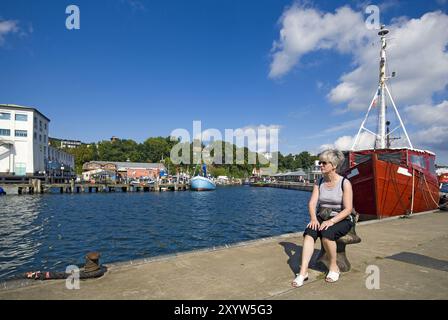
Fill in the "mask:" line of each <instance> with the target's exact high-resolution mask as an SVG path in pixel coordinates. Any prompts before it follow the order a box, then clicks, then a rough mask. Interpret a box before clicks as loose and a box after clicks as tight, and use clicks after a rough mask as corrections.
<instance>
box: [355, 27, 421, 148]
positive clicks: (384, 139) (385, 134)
mask: <svg viewBox="0 0 448 320" xmlns="http://www.w3.org/2000/svg"><path fill="white" fill-rule="evenodd" d="M388 33H389V30H388V29H386V27H385V26H384V25H382V26H381V29H380V31H379V32H378V35H379V36H380V39H381V51H380V77H379V83H378V88H377V90H376V91H375V94H374V96H373V98H372V101H371V102H370V106H369V109H368V110H367V114H366V116H365V117H364V120H363V122H362V124H361V127H360V128H359V130H358V134H357V135H356V139H355V142H354V143H353V145H352V148H351V150H352V151H354V150H356V147H357V144H358V142H359V140H360V137H361V133H362V132H363V130H364V131H366V132H368V133H370V134H372V135H374V136H375V137H376V140H375V147H374V148H375V149H377V148H378V149H385V148H387V147H389V145H390V139H389V136H390V134H392V132H394V131H395V130H397V129H398V128H400V127H401V128H403V131H404V134H405V136H406V140H407V142H408V144H409V147H410V148H411V149H413V146H412V143H411V140H410V139H409V136H408V133H407V131H406V128H405V126H404V124H403V121H402V120H401V117H400V114H399V113H398V109H397V106H396V105H395V102H394V99H393V98H392V95H391V94H390V91H389V88H388V87H387V84H386V81H387V80H388V79H390V78H392V77H395V72H393V73H392V76H391V77H388V76H386V47H387V39H386V35H387V34H388ZM386 94H387V96H388V97H389V99H390V101H391V102H392V106H393V107H394V110H395V114H396V115H397V118H398V120H399V122H400V125H399V126H397V127H396V128H395V129H393V130H392V131H389V130H388V129H387V128H386V122H388V121H387V120H386ZM378 100H380V104H379V115H378V132H377V133H374V132H372V131H370V130H369V129H367V128H366V127H365V126H364V125H365V123H366V121H367V118H368V117H369V113H370V111H371V110H372V108H373V107H374V106H375V105H376V104H377V102H378ZM389 123H390V122H389Z"/></svg>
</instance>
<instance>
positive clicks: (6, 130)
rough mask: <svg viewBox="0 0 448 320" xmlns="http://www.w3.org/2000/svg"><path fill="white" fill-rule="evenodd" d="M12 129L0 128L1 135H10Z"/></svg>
mask: <svg viewBox="0 0 448 320" xmlns="http://www.w3.org/2000/svg"><path fill="white" fill-rule="evenodd" d="M10 135H11V130H9V129H0V136H10Z"/></svg>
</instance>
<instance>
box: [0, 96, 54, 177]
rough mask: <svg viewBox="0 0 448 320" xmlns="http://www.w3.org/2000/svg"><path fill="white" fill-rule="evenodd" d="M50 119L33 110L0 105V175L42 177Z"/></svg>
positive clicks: (44, 168) (46, 154)
mask: <svg viewBox="0 0 448 320" xmlns="http://www.w3.org/2000/svg"><path fill="white" fill-rule="evenodd" d="M49 124H50V119H49V118H48V117H46V116H45V115H44V114H42V113H41V112H40V111H38V110H37V109H35V108H30V107H24V106H18V105H12V104H0V174H3V175H16V176H33V175H36V174H44V173H45V170H46V159H47V158H48V130H49Z"/></svg>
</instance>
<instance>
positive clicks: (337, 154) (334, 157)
mask: <svg viewBox="0 0 448 320" xmlns="http://www.w3.org/2000/svg"><path fill="white" fill-rule="evenodd" d="M344 159H345V157H344V154H343V153H342V152H341V151H339V150H325V151H324V152H322V153H321V154H320V155H319V160H320V161H326V162H331V164H333V165H334V166H335V167H336V168H338V169H339V168H340V166H341V165H342V163H343V162H344Z"/></svg>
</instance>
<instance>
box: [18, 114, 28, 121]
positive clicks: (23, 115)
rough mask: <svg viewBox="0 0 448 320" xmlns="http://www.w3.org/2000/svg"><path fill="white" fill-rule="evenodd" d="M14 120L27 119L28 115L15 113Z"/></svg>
mask: <svg viewBox="0 0 448 320" xmlns="http://www.w3.org/2000/svg"><path fill="white" fill-rule="evenodd" d="M16 121H28V115H26V114H16Z"/></svg>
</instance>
